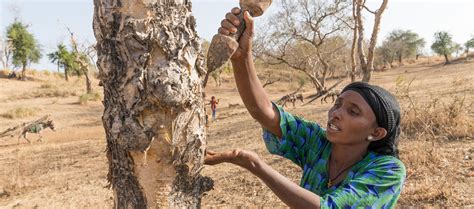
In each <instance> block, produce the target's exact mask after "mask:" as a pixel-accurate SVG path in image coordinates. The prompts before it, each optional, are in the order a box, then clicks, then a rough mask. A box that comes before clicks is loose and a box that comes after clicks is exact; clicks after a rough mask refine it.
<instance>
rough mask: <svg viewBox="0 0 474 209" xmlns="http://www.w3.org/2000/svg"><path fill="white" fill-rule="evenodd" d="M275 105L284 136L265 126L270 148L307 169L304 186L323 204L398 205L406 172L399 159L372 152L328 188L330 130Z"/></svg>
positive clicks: (349, 206)
mask: <svg viewBox="0 0 474 209" xmlns="http://www.w3.org/2000/svg"><path fill="white" fill-rule="evenodd" d="M275 106H276V107H277V108H278V110H279V112H280V128H281V132H282V134H283V136H282V138H281V139H278V137H276V136H275V135H273V134H272V133H270V132H268V131H267V130H264V131H263V138H264V141H265V144H266V146H267V149H268V151H269V152H270V153H272V154H276V155H280V156H282V157H285V158H287V159H289V160H291V161H293V162H294V163H296V164H297V165H299V166H300V167H301V168H302V169H303V176H302V178H301V182H300V186H301V187H303V188H305V189H307V190H309V191H311V192H314V193H315V194H317V195H319V196H320V197H321V199H320V200H321V208H394V207H395V204H396V202H397V200H398V198H399V197H400V192H401V190H402V186H403V182H404V181H405V176H406V171H405V166H404V165H403V163H402V162H401V161H400V160H399V159H397V158H395V157H393V156H387V155H380V154H377V153H374V152H368V153H367V155H366V156H365V157H364V158H363V159H362V160H361V161H359V162H358V163H356V164H355V165H353V166H352V167H351V168H350V170H349V172H348V174H347V176H346V178H345V179H344V180H343V181H342V182H340V183H338V184H336V185H333V186H332V187H330V188H328V187H327V183H328V175H327V173H328V171H327V162H328V160H329V155H330V152H331V145H332V144H331V142H329V141H328V140H327V139H326V130H325V129H323V128H321V126H319V125H318V124H316V123H312V122H308V121H305V120H304V119H300V118H298V117H295V116H293V115H291V114H290V113H288V112H285V111H284V110H283V109H282V108H281V107H279V106H277V105H275Z"/></svg>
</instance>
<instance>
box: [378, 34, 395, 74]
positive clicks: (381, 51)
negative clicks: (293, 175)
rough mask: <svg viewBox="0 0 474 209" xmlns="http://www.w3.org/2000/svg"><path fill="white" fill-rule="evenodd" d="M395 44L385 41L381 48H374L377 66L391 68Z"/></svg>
mask: <svg viewBox="0 0 474 209" xmlns="http://www.w3.org/2000/svg"><path fill="white" fill-rule="evenodd" d="M395 45H396V43H393V42H390V41H388V40H385V41H384V42H383V43H382V46H380V47H377V48H376V56H377V58H376V62H377V64H379V65H384V66H388V67H389V68H391V67H392V63H393V61H394V60H395V58H396V50H395V49H396V47H395Z"/></svg>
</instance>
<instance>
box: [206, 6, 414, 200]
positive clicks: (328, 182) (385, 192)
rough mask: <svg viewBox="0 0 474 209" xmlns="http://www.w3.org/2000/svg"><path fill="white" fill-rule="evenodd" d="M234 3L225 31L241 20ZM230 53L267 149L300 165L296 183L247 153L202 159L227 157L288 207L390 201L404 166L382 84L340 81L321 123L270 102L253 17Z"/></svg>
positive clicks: (392, 104) (392, 102)
mask: <svg viewBox="0 0 474 209" xmlns="http://www.w3.org/2000/svg"><path fill="white" fill-rule="evenodd" d="M239 13H240V10H239V9H238V8H234V9H233V10H232V11H231V13H228V14H227V15H226V19H225V20H223V21H222V23H221V27H220V28H219V33H221V34H225V35H229V34H230V33H234V32H235V31H236V26H238V25H239V24H240V22H239V21H238V19H237V17H236V14H239ZM244 19H245V24H246V26H247V28H246V30H245V31H244V33H243V35H242V37H241V38H240V40H239V49H238V50H237V52H236V53H235V54H234V55H233V57H232V58H231V61H232V64H233V67H234V76H235V80H236V84H237V88H238V90H239V94H240V96H241V97H242V100H243V102H244V104H245V106H246V107H247V109H248V111H249V113H250V114H251V115H252V117H253V118H255V119H256V120H257V121H258V122H260V124H261V125H262V127H263V128H264V133H263V135H264V141H265V144H266V146H267V149H268V150H269V151H270V152H271V153H273V154H277V155H280V156H283V157H285V158H287V159H290V160H292V161H293V162H294V163H296V164H298V165H299V166H300V167H301V168H302V170H303V176H302V179H301V182H300V186H298V185H296V184H294V183H293V182H292V181H290V180H289V179H287V178H286V177H284V176H282V175H281V174H279V173H278V172H277V171H275V170H274V169H272V168H271V167H270V166H269V165H267V164H265V163H264V162H263V161H262V160H260V158H259V157H258V156H257V155H256V154H255V153H252V152H249V151H245V150H233V151H229V152H222V153H216V152H212V151H208V152H207V155H206V160H205V162H206V164H209V165H214V164H218V163H222V162H228V163H233V164H236V165H239V166H241V167H244V168H246V169H248V170H249V171H250V172H252V173H253V174H255V175H256V176H257V177H259V178H260V179H262V180H263V181H264V182H265V184H266V185H267V186H268V187H269V188H270V189H271V190H272V191H273V192H274V193H275V194H276V195H277V196H278V197H279V198H280V199H281V200H282V201H283V202H285V203H286V204H287V205H288V206H290V207H291V208H343V207H344V208H345V207H356V208H359V207H373V208H392V207H394V206H395V204H396V202H397V200H398V198H399V196H400V192H401V189H402V185H403V182H404V179H405V175H406V171H405V167H404V165H403V163H402V162H401V161H400V160H399V159H398V151H397V146H396V141H397V138H398V134H399V126H400V107H399V105H398V103H397V101H396V99H395V98H394V97H393V96H392V95H391V94H390V93H389V92H387V91H386V90H384V89H382V88H380V87H377V86H373V85H370V84H366V83H360V82H356V83H352V84H349V85H348V86H346V87H345V88H344V89H343V90H342V92H341V95H340V96H339V97H338V98H337V100H336V102H335V104H334V106H333V107H332V108H331V109H330V110H329V112H328V123H327V128H326V129H323V128H321V127H320V126H319V125H318V124H316V123H312V122H308V121H305V120H303V119H300V118H298V117H295V116H293V115H291V114H290V113H287V112H285V111H284V110H283V109H282V108H281V107H278V106H276V105H274V104H272V103H271V101H270V100H269V99H268V97H267V95H266V93H265V91H264V89H263V88H262V86H261V84H260V82H259V80H258V78H257V75H256V72H255V69H254V65H253V61H252V54H251V51H252V45H251V43H252V35H253V20H252V18H251V16H250V15H249V14H248V13H247V12H245V14H244Z"/></svg>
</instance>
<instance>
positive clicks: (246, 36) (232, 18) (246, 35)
mask: <svg viewBox="0 0 474 209" xmlns="http://www.w3.org/2000/svg"><path fill="white" fill-rule="evenodd" d="M239 14H240V9H239V8H237V7H235V8H233V9H232V10H231V12H229V13H227V14H226V19H224V20H222V22H221V27H220V28H219V33H220V34H223V35H226V36H228V35H231V34H233V33H236V32H237V26H239V25H240V24H241V22H240V20H239V18H238V17H237V15H239ZM244 21H245V31H244V32H243V33H242V36H241V37H240V39H239V48H237V51H235V53H234V55H232V57H231V60H239V59H245V58H248V56H250V55H252V38H253V19H252V16H250V14H249V13H248V12H247V11H245V12H244Z"/></svg>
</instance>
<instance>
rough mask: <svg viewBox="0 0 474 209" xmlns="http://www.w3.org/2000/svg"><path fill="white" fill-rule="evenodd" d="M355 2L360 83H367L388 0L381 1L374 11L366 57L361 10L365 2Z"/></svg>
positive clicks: (370, 74)
mask: <svg viewBox="0 0 474 209" xmlns="http://www.w3.org/2000/svg"><path fill="white" fill-rule="evenodd" d="M356 1H357V6H356V16H357V19H356V21H357V26H358V30H359V41H358V47H359V50H358V51H359V59H360V64H361V68H362V73H363V77H362V82H369V81H370V78H371V77H372V72H373V71H374V54H375V53H374V52H375V45H376V44H377V37H378V33H379V30H380V22H381V19H382V14H383V12H384V10H385V8H386V7H387V4H388V0H383V2H382V5H381V6H380V8H379V9H377V10H376V12H375V13H374V14H375V20H374V27H373V29H372V35H371V38H370V43H369V48H368V51H369V52H368V55H367V56H365V52H364V48H363V47H364V44H363V42H364V25H363V21H362V9H363V8H364V4H365V0H364V1H363V0H356Z"/></svg>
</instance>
